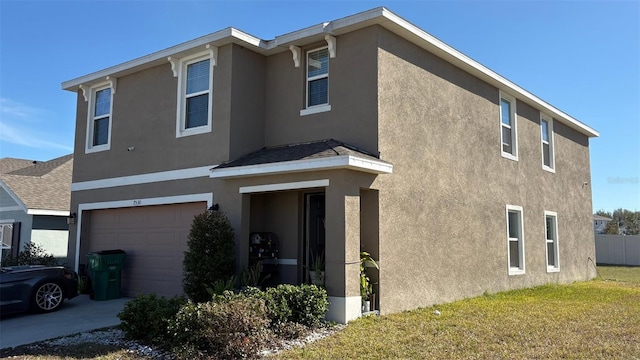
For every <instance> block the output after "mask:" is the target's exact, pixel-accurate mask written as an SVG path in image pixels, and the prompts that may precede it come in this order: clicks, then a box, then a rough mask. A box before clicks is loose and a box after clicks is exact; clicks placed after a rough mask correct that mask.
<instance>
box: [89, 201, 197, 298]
mask: <svg viewBox="0 0 640 360" xmlns="http://www.w3.org/2000/svg"><path fill="white" fill-rule="evenodd" d="M206 208H207V207H206V203H205V202H200V203H188V204H173V205H158V206H144V207H134V208H121V209H106V210H93V211H91V212H90V214H89V224H88V225H89V239H88V240H89V241H88V243H89V247H88V251H89V252H95V251H101V250H111V249H122V250H124V251H125V252H126V253H127V258H126V261H125V264H124V267H123V269H122V292H123V296H131V297H133V296H136V295H139V294H143V293H155V294H158V295H163V296H167V297H171V296H174V295H177V294H181V293H182V260H183V258H184V252H185V251H186V250H187V238H188V236H189V230H190V229H191V222H192V220H193V217H194V216H196V215H197V214H200V213H202V212H204V211H205V210H206Z"/></svg>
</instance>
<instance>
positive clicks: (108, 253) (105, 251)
mask: <svg viewBox="0 0 640 360" xmlns="http://www.w3.org/2000/svg"><path fill="white" fill-rule="evenodd" d="M97 254H100V255H117V254H125V252H124V251H123V250H120V249H116V250H102V251H98V252H97Z"/></svg>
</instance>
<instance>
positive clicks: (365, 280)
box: [360, 251, 380, 313]
mask: <svg viewBox="0 0 640 360" xmlns="http://www.w3.org/2000/svg"><path fill="white" fill-rule="evenodd" d="M367 265H370V266H371V267H375V268H376V269H378V270H380V267H379V266H378V263H377V262H376V261H375V260H373V258H372V257H371V254H369V253H368V252H366V251H361V252H360V296H361V297H362V312H363V313H365V312H368V311H370V310H371V295H372V294H373V284H372V283H371V278H370V277H369V275H368V274H367Z"/></svg>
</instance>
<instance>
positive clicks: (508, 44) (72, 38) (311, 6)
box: [0, 0, 640, 211]
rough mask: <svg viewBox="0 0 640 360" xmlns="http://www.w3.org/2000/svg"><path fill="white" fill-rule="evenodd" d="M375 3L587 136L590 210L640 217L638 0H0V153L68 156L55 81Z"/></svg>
mask: <svg viewBox="0 0 640 360" xmlns="http://www.w3.org/2000/svg"><path fill="white" fill-rule="evenodd" d="M377 6H386V7H387V8H389V9H390V10H391V11H393V12H395V13H396V14H397V15H399V16H401V17H403V18H405V19H406V20H408V21H410V22H411V23H413V24H415V25H417V26H419V27H420V28H422V29H423V30H425V31H427V32H429V33H430V34H432V35H434V36H436V37H437V38H439V39H440V40H442V41H444V42H446V43H447V44H449V45H451V46H453V47H454V48H456V49H458V50H460V51H461V52H463V53H465V54H466V55H468V56H470V57H472V58H473V59H475V60H477V61H478V62H480V63H482V64H483V65H485V66H487V67H489V68H490V69H492V70H494V71H496V72H497V73H499V74H501V75H503V76H505V77H506V78H508V79H510V80H511V81H513V82H515V83H516V84H518V85H520V86H521V87H523V88H525V89H527V90H529V91H530V92H532V93H534V94H536V95H537V96H539V97H540V98H542V99H544V100H546V101H547V102H549V103H551V104H552V105H554V106H556V107H557V108H559V109H561V110H563V111H565V112H567V113H568V114H570V115H571V116H573V117H575V118H577V119H579V120H580V121H582V122H584V123H586V124H587V125H589V126H591V127H592V128H595V129H596V130H598V131H599V132H600V137H599V138H595V139H591V142H590V154H591V172H592V173H591V177H592V178H591V183H592V189H593V207H594V210H598V209H604V210H608V211H612V210H614V209H616V208H620V207H622V208H626V209H631V210H640V2H639V1H588V2H587V1H561V2H552V1H517V2H516V1H513V2H507V1H496V2H492V1H467V2H463V1H448V2H435V1H386V2H368V1H325V2H317V1H307V2H294V1H282V2H274V1H233V2H229V1H181V2H178V1H9V0H0V157H17V158H27V159H33V160H48V159H52V158H55V157H58V156H61V155H65V154H68V153H71V152H72V146H73V132H74V122H75V101H76V95H75V94H73V93H70V92H67V91H63V90H61V88H60V84H61V83H62V82H63V81H66V80H71V79H74V78H76V77H79V76H82V75H86V74H89V73H91V72H94V71H98V70H101V69H104V68H106V67H109V66H113V65H116V64H119V63H122V62H125V61H128V60H131V59H134V58H137V57H140V56H143V55H146V54H149V53H151V52H155V51H158V50H161V49H165V48H167V47H170V46H173V45H176V44H178V43H181V42H184V41H188V40H191V39H194V38H196V37H199V36H202V35H206V34H209V33H212V32H215V31H217V30H220V29H223V28H225V27H228V26H233V27H235V28H238V29H240V30H243V31H245V32H248V33H250V34H252V35H254V36H257V37H260V38H262V39H267V40H269V39H273V38H274V37H275V36H277V35H282V34H285V33H288V32H291V31H295V30H298V29H301V28H303V27H307V26H310V25H315V24H318V23H322V22H325V21H331V20H335V19H339V18H341V17H344V16H348V15H352V14H355V13H357V12H360V11H364V10H368V9H370V8H374V7H377Z"/></svg>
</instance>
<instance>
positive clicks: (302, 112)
mask: <svg viewBox="0 0 640 360" xmlns="http://www.w3.org/2000/svg"><path fill="white" fill-rule="evenodd" d="M327 111H331V105H329V104H324V105H316V106H312V107H310V108H306V109H302V110H300V116H305V115H311V114H317V113H322V112H327Z"/></svg>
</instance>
